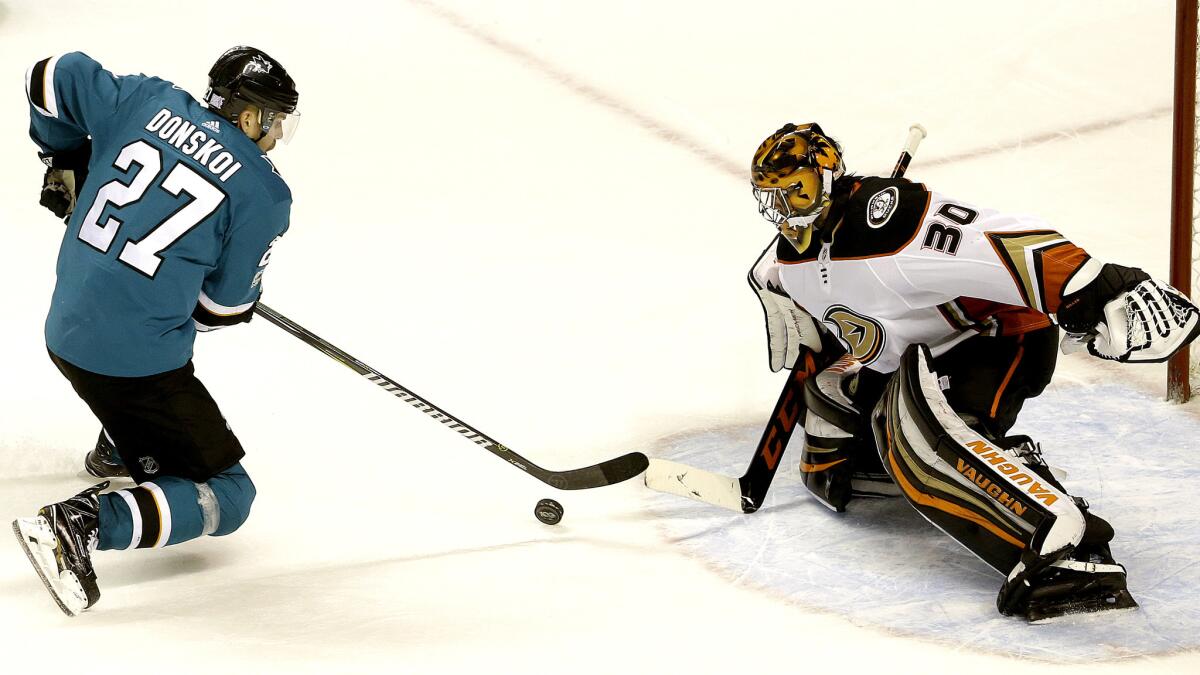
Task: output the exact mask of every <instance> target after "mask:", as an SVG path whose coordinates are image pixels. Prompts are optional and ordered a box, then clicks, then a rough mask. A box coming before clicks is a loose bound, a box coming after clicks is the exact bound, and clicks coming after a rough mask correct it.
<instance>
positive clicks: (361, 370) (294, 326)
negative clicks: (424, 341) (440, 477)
mask: <svg viewBox="0 0 1200 675" xmlns="http://www.w3.org/2000/svg"><path fill="white" fill-rule="evenodd" d="M254 312H255V313H256V314H258V315H259V316H261V317H263V318H264V319H266V320H267V321H270V322H271V323H273V324H275V325H276V326H279V327H280V328H282V329H283V330H285V331H287V332H288V333H291V334H292V335H294V336H296V337H297V338H299V339H300V340H301V341H303V342H305V343H306V344H308V345H309V346H311V347H313V348H315V349H316V350H317V351H319V352H322V353H324V354H325V355H326V356H328V357H329V358H331V359H333V360H335V361H337V362H339V363H341V364H342V365H344V366H346V367H347V368H349V369H350V370H353V371H354V372H356V373H358V374H359V375H362V376H363V377H365V378H366V379H367V380H368V381H369V382H373V383H374V384H377V385H379V386H380V387H382V388H383V389H384V390H385V391H387V392H390V393H391V394H392V395H393V396H395V397H396V398H399V399H400V400H402V401H404V402H405V403H408V404H410V405H412V406H413V407H414V408H416V409H417V410H420V411H421V412H423V413H425V414H426V415H429V416H430V417H432V418H433V419H435V420H437V421H439V422H441V423H442V424H444V425H445V426H446V428H447V429H452V430H454V431H455V432H457V433H459V434H461V435H462V436H463V437H465V438H466V439H467V440H469V441H471V442H472V443H474V444H475V445H478V446H480V447H482V448H483V449H485V450H487V451H488V452H490V453H492V454H494V455H496V456H497V457H499V458H501V459H503V460H504V461H506V462H508V463H509V464H511V465H513V466H515V467H517V468H518V469H520V470H522V471H524V472H525V473H527V474H529V475H531V476H533V477H534V478H536V479H538V480H540V481H542V482H543V483H545V484H547V485H549V486H550V487H553V488H557V489H559V490H587V489H590V488H598V487H604V486H606V485H613V484H614V483H620V482H622V481H626V480H629V479H630V478H633V477H634V476H636V475H638V474H639V473H641V472H642V471H645V470H646V466H647V465H648V464H649V460H648V459H647V458H646V455H644V454H642V453H640V452H631V453H629V454H627V455H622V456H620V457H615V458H613V459H610V460H607V461H604V462H600V463H599V464H595V465H593V466H585V467H583V468H581V469H568V470H566V471H550V470H548V469H543V468H542V467H540V466H538V465H537V464H534V463H533V462H531V461H529V460H527V459H525V458H524V457H522V456H521V455H518V454H517V453H516V452H514V451H513V450H512V449H510V448H509V447H507V446H505V445H503V444H501V443H499V442H497V441H495V440H494V439H492V438H491V437H489V436H488V435H487V434H485V433H483V432H482V431H479V430H478V429H475V428H474V427H472V426H471V425H469V424H467V423H466V422H463V421H462V420H460V419H458V418H457V417H454V416H453V415H451V414H450V413H448V412H446V411H445V410H442V409H441V408H439V407H437V406H436V405H434V404H432V403H430V402H429V401H427V400H425V399H424V398H421V397H420V396H418V395H417V394H414V393H413V392H412V390H410V389H408V388H406V387H403V386H401V385H400V384H398V383H397V382H396V381H395V380H393V379H391V378H389V377H387V376H385V375H384V374H383V373H380V372H379V371H377V370H375V369H374V368H372V367H370V366H368V365H367V364H365V363H363V362H362V361H359V360H358V359H356V358H354V357H353V356H350V355H349V354H347V353H346V352H344V351H342V350H340V349H338V348H337V347H335V346H334V345H332V344H330V343H329V342H326V341H325V340H322V339H321V338H320V337H318V336H317V335H315V334H314V333H312V332H311V331H309V330H307V329H305V328H304V327H303V326H301V325H300V324H298V323H296V322H295V321H292V320H291V319H289V318H287V317H286V316H283V315H282V314H280V313H279V312H276V311H275V310H273V309H271V308H270V307H268V306H266V305H264V304H262V303H261V302H260V303H258V304H257V305H256V306H255V307H254Z"/></svg>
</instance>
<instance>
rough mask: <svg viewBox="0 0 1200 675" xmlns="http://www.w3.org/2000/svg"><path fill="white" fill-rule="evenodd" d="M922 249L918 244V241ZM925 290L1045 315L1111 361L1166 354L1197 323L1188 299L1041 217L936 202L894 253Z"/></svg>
mask: <svg viewBox="0 0 1200 675" xmlns="http://www.w3.org/2000/svg"><path fill="white" fill-rule="evenodd" d="M918 244H919V245H920V247H921V248H920V249H916V248H915V247H916V245H918ZM900 264H901V265H902V269H903V273H904V276H905V277H906V278H907V279H909V280H910V281H911V282H912V283H913V284H914V285H916V286H918V287H919V288H921V289H924V290H932V291H936V292H940V293H944V294H945V295H947V296H949V297H971V298H979V299H983V300H991V301H994V302H999V303H1004V304H1009V305H1017V306H1025V307H1029V308H1030V309H1033V310H1035V311H1037V312H1041V313H1043V314H1047V315H1050V316H1053V317H1054V318H1055V319H1056V320H1057V322H1058V323H1059V324H1060V325H1062V327H1063V328H1064V329H1065V330H1066V331H1067V333H1068V334H1069V339H1068V341H1065V342H1064V351H1070V349H1069V345H1070V344H1072V343H1077V344H1078V345H1080V346H1082V345H1087V348H1088V350H1089V351H1090V352H1091V353H1092V354H1093V355H1095V356H1099V357H1101V358H1107V359H1113V360H1118V361H1144V362H1156V361H1163V360H1166V359H1167V358H1170V356H1171V355H1172V354H1174V353H1175V352H1176V351H1178V350H1179V349H1181V348H1182V347H1183V346H1184V345H1186V344H1187V343H1188V342H1190V341H1191V340H1193V339H1195V337H1196V334H1197V332H1200V317H1198V312H1197V310H1196V308H1195V307H1194V306H1193V305H1192V303H1191V302H1189V301H1188V300H1187V299H1186V298H1184V297H1183V296H1182V295H1180V294H1179V293H1178V292H1177V291H1175V290H1174V289H1173V288H1171V287H1170V286H1169V285H1167V284H1165V283H1162V282H1158V281H1155V280H1153V279H1151V278H1150V277H1149V275H1147V274H1146V273H1145V272H1142V271H1141V270H1139V269H1136V268H1131V267H1124V266H1121V265H1116V264H1104V263H1102V262H1100V261H1098V260H1096V259H1095V258H1093V257H1091V256H1090V255H1089V254H1088V253H1087V251H1085V250H1084V249H1082V248H1080V247H1079V246H1076V245H1075V244H1074V243H1072V242H1071V241H1070V240H1068V239H1067V238H1066V237H1064V236H1063V235H1062V234H1060V233H1058V232H1056V231H1054V230H1052V229H1050V228H1049V227H1048V226H1047V225H1046V223H1045V222H1043V221H1041V220H1038V219H1036V218H1033V217H1030V216H1013V215H1006V214H999V213H996V212H994V211H990V212H989V211H985V212H979V211H975V210H974V209H972V208H971V207H967V206H962V205H956V204H952V203H948V202H943V203H942V204H941V205H940V206H939V207H938V209H937V211H936V212H935V213H934V214H932V215H931V216H929V217H927V218H926V220H925V222H924V223H923V225H922V231H921V232H919V233H918V237H917V241H916V242H915V243H914V244H913V245H912V246H910V247H909V250H908V251H906V254H905V255H904V256H903V259H902V261H901V263H900Z"/></svg>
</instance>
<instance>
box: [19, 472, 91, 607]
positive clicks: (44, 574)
mask: <svg viewBox="0 0 1200 675" xmlns="http://www.w3.org/2000/svg"><path fill="white" fill-rule="evenodd" d="M106 487H108V482H107V481H105V482H103V483H100V484H99V485H95V486H92V487H90V488H88V489H86V490H84V491H83V492H80V493H79V494H77V495H75V496H74V497H71V498H70V499H68V500H66V501H62V502H58V503H56V504H51V505H49V506H43V507H42V508H41V510H39V511H38V514H37V515H36V516H34V517H32V518H19V519H17V520H14V521H13V532H14V533H15V534H16V535H17V541H19V542H21V548H23V549H25V555H27V556H29V562H30V563H32V564H33V569H34V570H36V571H37V573H38V576H39V577H41V578H42V583H44V584H45V585H46V589H47V590H48V591H50V596H51V597H52V598H54V601H55V602H56V603H58V606H59V608H60V609H62V611H63V612H66V614H67V616H76V615H77V614H79V613H80V612H82V611H83V610H85V609H87V608H89V607H91V606H92V605H94V604H96V601H97V600H99V599H100V588H99V587H98V586H97V585H96V572H95V570H94V569H92V551H94V550H96V545H97V544H98V543H99V537H100V499H99V497H98V496H97V495H98V494H99V493H100V491H101V490H103V489H104V488H106Z"/></svg>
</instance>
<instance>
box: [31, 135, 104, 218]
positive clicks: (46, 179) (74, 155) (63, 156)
mask: <svg viewBox="0 0 1200 675" xmlns="http://www.w3.org/2000/svg"><path fill="white" fill-rule="evenodd" d="M39 157H41V158H42V163H44V164H45V165H46V167H47V168H46V173H45V174H44V175H43V176H42V194H41V198H40V199H39V200H38V203H39V204H41V205H42V206H44V207H46V208H47V209H50V211H51V212H53V213H54V215H55V216H57V217H59V218H62V219H63V222H66V221H67V220H68V219H69V218H70V217H71V214H72V213H73V212H74V211H75V201H76V199H77V198H78V197H79V193H80V192H81V191H82V190H83V183H84V181H85V180H87V174H88V161H90V160H91V157H92V142H91V141H85V142H84V144H83V145H81V146H79V147H78V148H75V149H74V150H66V151H62V152H57V153H54V154H53V155H50V154H45V153H41V154H39Z"/></svg>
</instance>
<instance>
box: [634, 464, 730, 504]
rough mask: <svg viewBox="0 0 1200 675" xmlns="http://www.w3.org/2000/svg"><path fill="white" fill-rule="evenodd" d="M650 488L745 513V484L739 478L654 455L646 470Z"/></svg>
mask: <svg viewBox="0 0 1200 675" xmlns="http://www.w3.org/2000/svg"><path fill="white" fill-rule="evenodd" d="M646 487H648V488H650V489H651V490H657V491H659V492H666V493H667V494H672V495H679V496H680V497H687V498H688V499H694V500H696V501H699V502H704V503H706V504H712V505H714V506H720V507H721V508H725V509H729V510H730V511H736V512H738V513H744V512H745V511H744V510H743V508H742V487H741V484H740V482H739V481H738V479H737V478H731V477H729V476H722V475H721V474H719V473H713V472H711V471H705V470H703V469H697V468H695V467H691V466H687V465H686V464H680V463H678V462H672V461H669V460H665V459H658V458H654V459H651V460H650V466H649V467H648V468H647V469H646Z"/></svg>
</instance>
